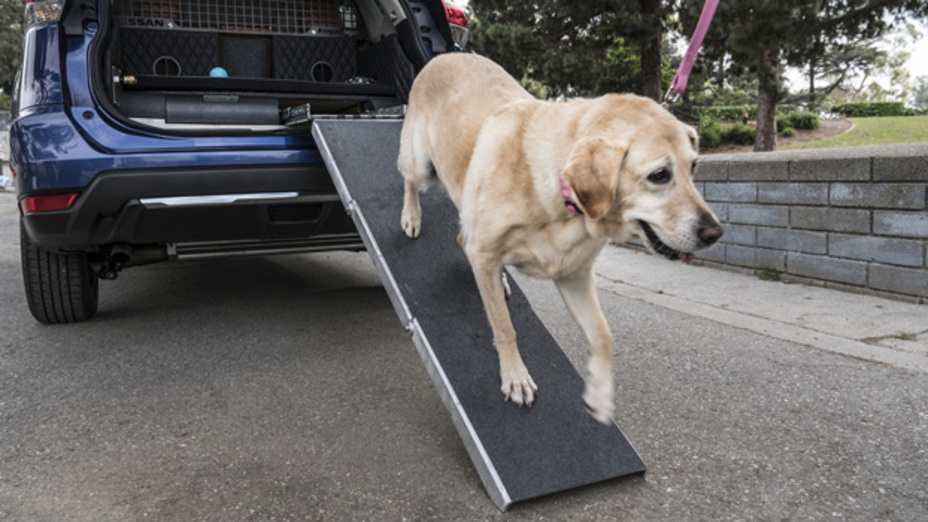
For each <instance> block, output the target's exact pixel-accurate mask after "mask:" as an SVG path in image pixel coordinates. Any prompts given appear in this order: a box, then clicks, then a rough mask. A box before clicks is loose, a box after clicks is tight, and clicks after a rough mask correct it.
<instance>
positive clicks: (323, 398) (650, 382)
mask: <svg viewBox="0 0 928 522" xmlns="http://www.w3.org/2000/svg"><path fill="white" fill-rule="evenodd" d="M18 242H19V238H18V224H17V213H16V209H15V205H14V200H13V197H12V195H9V194H2V193H0V520H13V521H34V520H38V521H45V520H48V521H57V520H88V521H109V520H113V521H126V520H129V521H134V520H222V521H235V520H259V521H264V520H485V519H507V520H542V519H547V520H868V521H869V520H900V521H914V520H928V490H926V488H925V484H928V373H926V371H928V363H926V361H928V350H926V345H928V307H925V306H924V305H922V306H919V305H913V304H908V303H903V302H898V301H891V300H887V299H883V298H879V297H873V296H865V295H858V294H851V293H844V292H841V291H837V290H831V289H824V288H816V287H810V286H805V285H799V284H784V283H781V282H768V281H760V280H759V279H757V278H756V277H753V276H749V275H744V274H738V273H733V272H728V271H722V270H717V269H713V268H707V267H701V266H685V265H682V264H679V263H676V264H675V263H670V262H667V261H665V260H663V259H659V258H657V257H654V256H649V255H647V254H644V253H641V252H638V251H634V250H629V249H625V248H619V247H608V248H607V250H606V251H605V252H604V254H603V256H602V258H601V259H600V261H599V263H598V264H597V274H598V276H599V286H600V299H601V301H602V304H603V308H604V310H605V312H606V316H607V317H608V319H609V322H610V324H611V325H612V329H613V333H614V336H615V338H616V344H617V364H616V368H615V377H616V388H617V389H616V398H617V411H616V419H617V422H618V424H619V426H621V428H622V429H623V431H624V432H625V433H626V435H627V436H628V437H629V439H630V440H631V441H632V443H633V444H635V446H636V448H637V449H638V451H639V452H640V453H641V455H642V456H643V458H644V459H645V461H646V463H647V464H648V468H649V471H648V472H647V473H646V474H645V475H644V476H638V477H631V478H626V479H620V480H616V481H611V482H607V483H602V484H598V485H594V486H591V487H586V488H581V489H579V490H573V491H568V492H564V493H560V494H557V495H552V496H549V497H545V498H541V499H537V500H532V501H528V502H524V503H521V504H517V505H515V506H513V507H512V508H511V509H510V511H509V512H507V513H500V512H499V511H498V510H497V509H496V508H495V507H494V506H493V504H492V503H490V501H489V500H488V498H487V497H486V495H485V493H484V492H483V489H482V487H481V485H480V481H479V478H478V477H477V474H476V472H475V471H474V469H473V467H472V466H471V464H470V461H469V460H468V458H467V454H466V452H465V450H464V447H463V446H462V444H461V443H460V441H459V439H458V438H457V434H456V432H455V429H454V427H453V426H452V424H451V421H450V418H449V417H448V415H447V413H446V412H445V410H444V407H443V406H442V404H441V401H440V400H439V398H438V396H437V394H436V393H435V390H434V388H433V387H432V384H431V381H430V379H429V378H428V376H427V375H426V372H425V370H424V368H423V366H422V364H421V362H420V360H419V358H418V355H417V354H416V351H415V349H414V347H413V345H412V343H411V341H410V339H409V338H408V336H407V335H406V333H405V332H404V330H403V328H402V326H401V325H400V323H399V321H398V320H397V319H396V317H395V315H394V312H393V309H392V307H391V305H390V302H389V299H388V298H387V295H386V293H385V292H384V291H383V289H382V287H381V286H380V283H379V280H378V279H377V275H376V273H375V271H374V269H373V267H372V265H371V263H370V261H369V260H368V258H367V255H366V254H364V253H357V254H353V253H335V254H316V255H290V256H279V257H267V258H247V259H227V260H204V261H189V262H174V263H165V264H158V265H151V266H148V267H139V268H135V269H131V270H127V271H126V272H124V273H123V274H122V275H121V276H120V278H119V279H118V280H117V281H115V282H102V283H101V302H100V310H99V312H98V314H97V316H96V317H95V318H94V319H93V320H91V321H90V322H87V323H83V324H77V325H67V326H54V327H49V326H42V325H39V324H38V323H36V322H35V321H34V320H33V319H32V318H31V316H30V315H29V312H28V310H27V309H26V303H25V301H24V298H23V291H22V281H21V277H20V266H19V246H18ZM519 284H520V285H522V286H523V289H524V290H525V291H526V293H527V294H528V295H529V297H530V300H531V301H532V303H533V306H534V307H535V309H536V311H537V312H538V314H539V316H540V317H541V318H542V319H543V321H544V322H545V324H546V326H547V327H548V328H549V330H550V331H551V332H552V334H553V335H554V336H555V338H557V339H558V341H559V342H560V343H561V345H562V346H563V347H564V349H565V352H566V353H567V355H568V356H569V357H570V359H571V360H572V361H573V362H574V363H575V364H576V365H578V367H582V364H583V361H584V360H585V351H586V343H585V341H584V340H583V335H582V333H581V332H580V330H579V328H577V327H576V326H575V325H574V324H573V322H572V320H571V319H570V318H569V316H568V315H567V313H566V312H565V310H564V307H563V305H562V304H561V303H560V299H559V298H558V297H557V293H556V291H555V290H554V289H553V287H552V285H551V284H550V283H546V282H538V281H531V280H526V279H525V278H519ZM538 384H539V386H540V387H541V389H542V395H541V397H540V400H544V394H543V389H544V383H538ZM538 436H540V437H543V436H544V434H541V433H540V434H538ZM551 472H552V473H557V470H551Z"/></svg>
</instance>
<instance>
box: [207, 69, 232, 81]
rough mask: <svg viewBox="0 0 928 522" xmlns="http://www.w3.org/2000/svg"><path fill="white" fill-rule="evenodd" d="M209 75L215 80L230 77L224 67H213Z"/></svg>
mask: <svg viewBox="0 0 928 522" xmlns="http://www.w3.org/2000/svg"><path fill="white" fill-rule="evenodd" d="M209 75H210V76H211V77H213V78H228V77H229V73H228V71H226V70H225V69H223V68H222V67H213V69H212V70H211V71H210V72H209Z"/></svg>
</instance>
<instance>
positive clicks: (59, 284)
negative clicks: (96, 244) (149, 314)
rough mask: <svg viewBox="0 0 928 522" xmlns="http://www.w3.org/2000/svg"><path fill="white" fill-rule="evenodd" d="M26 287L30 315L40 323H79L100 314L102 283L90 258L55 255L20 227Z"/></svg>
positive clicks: (73, 255) (75, 255)
mask: <svg viewBox="0 0 928 522" xmlns="http://www.w3.org/2000/svg"><path fill="white" fill-rule="evenodd" d="M19 237H20V243H19V244H20V250H21V252H22V264H23V283H24V284H25V287H26V300H27V301H28V302H29V311H30V312H32V316H33V317H35V318H36V320H38V321H39V322H40V323H45V324H63V323H79V322H81V321H86V320H87V319H90V318H91V317H92V316H93V314H94V313H96V311H97V303H98V302H99V283H100V282H99V279H98V278H97V276H95V275H94V274H93V272H92V271H91V269H90V262H89V261H88V258H87V254H75V253H62V254H58V253H53V252H48V251H46V250H42V249H41V248H39V247H38V246H36V245H35V244H34V243H33V242H32V240H31V239H29V234H27V233H26V228H25V227H24V226H23V224H22V221H20V224H19Z"/></svg>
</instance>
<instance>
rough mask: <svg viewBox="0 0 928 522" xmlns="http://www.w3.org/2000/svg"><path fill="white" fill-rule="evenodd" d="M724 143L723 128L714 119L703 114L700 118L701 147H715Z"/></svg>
mask: <svg viewBox="0 0 928 522" xmlns="http://www.w3.org/2000/svg"><path fill="white" fill-rule="evenodd" d="M721 144H722V129H721V128H719V124H718V122H716V121H715V120H714V119H712V118H710V117H708V116H703V117H701V118H699V147H700V148H702V149H714V148H715V147H718V146H719V145H721Z"/></svg>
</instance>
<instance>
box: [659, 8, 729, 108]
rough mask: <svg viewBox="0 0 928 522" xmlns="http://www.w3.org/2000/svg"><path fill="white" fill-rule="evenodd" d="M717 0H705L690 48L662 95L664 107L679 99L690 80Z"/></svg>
mask: <svg viewBox="0 0 928 522" xmlns="http://www.w3.org/2000/svg"><path fill="white" fill-rule="evenodd" d="M718 5H719V0H706V5H704V6H703V7H702V14H701V15H699V23H698V24H696V31H694V32H693V38H692V39H691V40H690V46H689V47H687V49H686V54H685V55H683V61H682V62H680V68H679V69H677V75H676V76H674V77H673V81H672V82H670V89H668V90H667V94H665V95H664V105H670V104H671V103H674V102H676V101H677V100H679V99H680V95H682V94H683V91H685V90H686V83H687V82H688V81H689V79H690V72H691V71H692V70H693V64H694V63H696V55H697V54H699V48H700V47H702V40H703V38H705V37H706V32H707V31H708V30H709V24H711V23H712V17H713V16H714V15H715V8H716V7H718Z"/></svg>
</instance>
